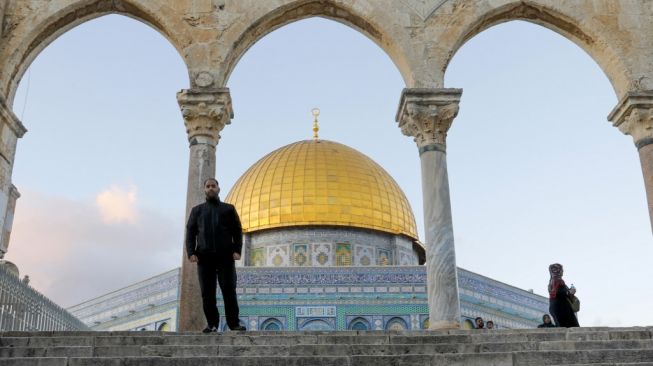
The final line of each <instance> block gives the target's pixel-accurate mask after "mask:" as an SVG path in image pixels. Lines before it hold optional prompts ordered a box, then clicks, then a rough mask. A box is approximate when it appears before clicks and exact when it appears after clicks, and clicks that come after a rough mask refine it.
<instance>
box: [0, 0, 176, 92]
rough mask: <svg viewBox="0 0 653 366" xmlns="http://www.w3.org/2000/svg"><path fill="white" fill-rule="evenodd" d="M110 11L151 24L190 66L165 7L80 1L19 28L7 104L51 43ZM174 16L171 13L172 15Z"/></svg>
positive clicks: (6, 80)
mask: <svg viewBox="0 0 653 366" xmlns="http://www.w3.org/2000/svg"><path fill="white" fill-rule="evenodd" d="M110 14H117V15H122V16H126V17H129V18H132V19H135V20H138V21H140V22H141V23H144V24H145V25H148V26H150V27H151V28H153V29H154V30H156V31H157V32H159V33H160V34H161V35H163V36H164V37H165V38H166V39H167V40H168V42H170V44H171V45H172V46H173V47H174V48H175V49H176V50H177V52H178V54H179V55H180V57H181V58H182V59H183V60H184V64H186V65H187V62H186V59H185V57H184V53H183V52H182V47H181V45H182V41H181V40H180V39H178V33H179V32H173V30H172V28H173V27H172V26H168V25H166V24H167V22H166V19H165V18H167V17H168V15H164V14H165V13H164V9H163V8H162V9H159V10H157V14H154V13H153V12H152V11H149V10H148V9H145V8H143V7H142V6H141V5H139V4H137V1H134V0H80V1H75V2H74V3H73V4H71V5H68V6H66V7H64V8H61V9H59V10H57V11H54V12H52V13H49V14H48V15H47V16H45V17H44V19H41V20H40V21H38V22H37V23H36V24H33V23H32V24H29V25H25V28H21V27H18V28H16V29H15V30H14V33H15V34H19V35H20V34H24V36H21V38H20V39H19V40H16V42H18V44H16V45H15V46H14V47H13V53H11V54H10V55H5V57H3V59H4V60H5V68H4V69H3V70H2V81H3V84H2V85H0V86H1V87H2V90H1V92H2V93H1V94H2V95H3V96H6V100H7V102H8V103H7V104H8V105H11V104H12V103H13V99H14V96H15V93H16V90H17V88H18V84H19V82H20V80H21V79H22V77H23V75H24V73H25V71H27V69H28V67H29V65H31V63H32V62H33V61H34V60H35V59H36V57H37V56H38V55H39V54H40V53H41V51H43V50H44V49H45V48H46V47H47V46H48V45H49V44H50V43H52V42H53V41H54V40H56V39H57V38H58V37H59V36H61V35H62V34H64V33H66V32H67V31H69V30H71V29H73V28H75V27H77V26H78V25H80V24H83V23H85V22H87V21H90V20H93V19H96V18H99V17H102V16H105V15H110ZM169 16H170V17H172V14H170V15H169Z"/></svg>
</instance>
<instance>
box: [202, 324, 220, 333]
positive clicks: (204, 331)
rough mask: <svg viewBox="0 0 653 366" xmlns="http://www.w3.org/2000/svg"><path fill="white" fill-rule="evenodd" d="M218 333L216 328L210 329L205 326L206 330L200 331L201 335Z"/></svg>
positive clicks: (210, 327) (208, 326)
mask: <svg viewBox="0 0 653 366" xmlns="http://www.w3.org/2000/svg"><path fill="white" fill-rule="evenodd" d="M216 332H218V327H212V326H210V325H207V326H206V328H204V329H202V333H216Z"/></svg>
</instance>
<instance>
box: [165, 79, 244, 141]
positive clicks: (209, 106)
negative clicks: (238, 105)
mask: <svg viewBox="0 0 653 366" xmlns="http://www.w3.org/2000/svg"><path fill="white" fill-rule="evenodd" d="M177 102H179V107H180V108H181V115H182V116H183V117H184V125H186V133H188V141H190V143H191V145H194V144H197V143H206V144H212V145H213V146H215V145H217V144H218V141H219V140H220V131H222V129H223V128H224V126H226V125H228V124H230V123H231V119H232V118H233V117H234V112H233V109H232V107H231V94H230V93H229V89H228V88H219V89H208V90H196V89H184V90H181V91H180V92H178V93H177Z"/></svg>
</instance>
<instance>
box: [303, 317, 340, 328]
mask: <svg viewBox="0 0 653 366" xmlns="http://www.w3.org/2000/svg"><path fill="white" fill-rule="evenodd" d="M301 330H334V329H333V326H331V324H329V323H327V322H326V321H324V320H321V319H314V320H310V321H308V322H306V323H305V324H304V326H302V329H301Z"/></svg>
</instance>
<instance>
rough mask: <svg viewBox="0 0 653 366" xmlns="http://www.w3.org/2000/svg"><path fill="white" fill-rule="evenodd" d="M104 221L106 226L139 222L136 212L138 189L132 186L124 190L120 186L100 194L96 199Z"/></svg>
mask: <svg viewBox="0 0 653 366" xmlns="http://www.w3.org/2000/svg"><path fill="white" fill-rule="evenodd" d="M95 203H96V204H97V207H98V209H99V210H100V214H101V215H102V220H103V221H104V223H106V224H116V223H123V222H127V223H131V224H135V223H136V222H137V221H138V212H137V210H136V207H135V204H136V187H135V186H130V187H128V188H127V189H123V188H122V187H119V186H112V187H111V188H109V189H106V190H104V191H102V192H100V193H99V194H98V195H97V197H96V198H95Z"/></svg>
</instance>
